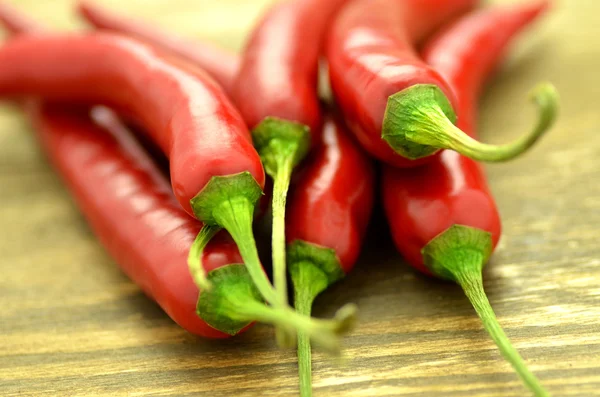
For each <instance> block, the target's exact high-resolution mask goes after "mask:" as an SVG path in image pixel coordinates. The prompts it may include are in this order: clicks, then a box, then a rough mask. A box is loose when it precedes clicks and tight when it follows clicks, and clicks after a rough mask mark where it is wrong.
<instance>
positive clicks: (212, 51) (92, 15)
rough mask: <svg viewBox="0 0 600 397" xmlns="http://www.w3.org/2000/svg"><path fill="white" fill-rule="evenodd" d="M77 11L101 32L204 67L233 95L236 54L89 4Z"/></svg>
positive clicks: (237, 62) (79, 7) (84, 4)
mask: <svg viewBox="0 0 600 397" xmlns="http://www.w3.org/2000/svg"><path fill="white" fill-rule="evenodd" d="M78 11H79V13H80V14H81V15H82V16H83V17H84V18H85V19H86V20H87V21H88V22H89V23H91V24H92V25H94V26H95V27H97V28H99V29H105V30H112V31H117V32H121V33H123V34H125V35H127V36H130V37H133V38H136V39H138V40H141V41H143V42H145V43H148V44H151V45H153V46H154V47H156V48H160V49H162V50H164V51H165V52H169V53H171V54H173V55H176V56H179V57H181V58H184V59H187V60H189V61H190V62H192V63H194V64H196V65H202V69H204V70H205V71H206V72H207V73H208V74H209V75H210V76H211V77H212V78H214V79H215V80H216V81H217V82H218V83H219V84H220V85H221V87H223V89H224V90H225V91H226V92H227V93H231V88H232V84H233V82H234V79H235V76H236V75H237V72H238V69H239V60H238V58H237V57H236V56H235V55H233V54H231V53H229V52H227V51H224V50H222V49H220V48H218V47H216V46H213V45H210V44H207V43H199V42H191V41H189V40H187V39H185V38H181V37H176V36H174V35H171V34H169V33H167V32H163V31H161V30H160V29H158V28H157V27H156V26H155V25H147V24H145V23H141V22H138V21H136V20H135V19H133V18H127V17H124V16H120V15H118V14H115V13H112V12H110V11H109V10H105V9H104V8H102V7H100V6H98V5H96V4H94V3H92V2H89V1H82V2H80V3H79V5H78Z"/></svg>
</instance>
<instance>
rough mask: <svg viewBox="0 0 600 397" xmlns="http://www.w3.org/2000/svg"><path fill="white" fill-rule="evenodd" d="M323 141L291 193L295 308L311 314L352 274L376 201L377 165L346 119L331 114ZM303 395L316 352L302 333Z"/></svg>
mask: <svg viewBox="0 0 600 397" xmlns="http://www.w3.org/2000/svg"><path fill="white" fill-rule="evenodd" d="M321 139H322V142H321V143H320V145H319V146H318V147H317V148H316V149H315V150H314V152H313V153H311V155H310V157H309V159H308V160H307V163H306V164H305V165H304V166H303V167H302V170H301V171H300V172H301V174H300V175H299V178H298V180H297V181H295V183H294V185H293V187H292V190H291V191H290V199H289V204H288V210H287V213H288V218H287V224H286V233H287V237H286V238H287V240H288V250H287V263H288V268H289V272H290V275H291V278H292V282H293V284H294V302H295V305H294V306H295V308H296V310H297V311H298V312H299V313H301V314H304V315H307V316H310V314H311V309H312V303H313V301H314V299H315V298H316V297H317V295H319V294H320V293H321V292H322V291H324V290H325V289H326V288H327V287H329V285H331V284H332V283H334V282H335V281H337V280H339V279H340V278H341V277H343V276H344V274H346V273H348V272H350V270H352V268H353V267H354V264H355V263H356V260H357V259H358V254H359V252H360V249H361V246H362V241H363V237H364V235H365V233H366V230H367V226H368V223H369V219H370V216H371V212H372V209H373V202H374V189H375V169H374V166H373V163H372V162H371V160H370V159H369V157H368V156H367V155H366V153H364V152H363V151H362V149H361V148H360V147H359V146H358V144H357V143H356V142H354V140H353V139H352V138H351V137H350V136H349V132H348V131H347V130H346V128H345V126H344V125H343V123H342V122H341V120H339V119H336V118H335V117H333V116H329V117H326V119H325V122H324V127H323V134H322V137H321ZM298 367H299V373H300V391H301V393H300V394H301V395H302V396H310V395H311V351H310V341H309V339H308V337H307V336H306V335H304V334H302V333H299V334H298Z"/></svg>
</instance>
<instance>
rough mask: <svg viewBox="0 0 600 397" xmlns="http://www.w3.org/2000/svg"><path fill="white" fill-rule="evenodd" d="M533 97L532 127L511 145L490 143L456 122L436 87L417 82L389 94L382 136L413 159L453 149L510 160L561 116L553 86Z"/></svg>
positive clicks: (484, 157)
mask: <svg viewBox="0 0 600 397" xmlns="http://www.w3.org/2000/svg"><path fill="white" fill-rule="evenodd" d="M531 97H532V100H533V102H534V103H535V104H536V105H537V108H538V120H537V123H536V125H535V127H534V128H533V130H532V131H531V132H530V133H529V134H526V135H523V136H521V137H520V138H518V139H517V140H515V141H513V142H510V143H508V144H504V145H491V144H486V143H482V142H479V141H477V140H475V139H473V138H471V137H470V136H468V135H467V134H465V133H464V132H463V131H462V130H460V129H459V128H457V127H456V126H455V125H454V122H455V121H456V115H455V114H454V111H453V109H452V106H451V105H450V103H449V102H448V99H447V98H446V97H445V96H444V94H443V93H442V91H441V90H440V89H439V88H438V87H437V86H434V85H416V86H413V87H411V88H408V89H406V90H404V91H401V92H399V93H397V94H395V95H392V96H391V97H390V99H389V101H388V107H387V110H386V115H385V119H384V124H383V130H382V137H383V139H385V140H386V141H387V142H388V143H389V144H390V146H391V147H392V148H393V149H394V150H396V151H397V152H398V153H399V154H400V155H403V156H405V157H407V158H410V159H417V158H421V157H425V156H429V155H431V154H433V153H435V152H436V151H438V150H440V149H451V150H454V151H456V152H458V153H460V154H462V155H465V156H467V157H470V158H472V159H474V160H478V161H485V162H500V161H507V160H511V159H513V158H515V157H517V156H519V155H521V154H523V153H525V152H526V151H527V150H528V149H530V148H531V147H532V146H533V145H534V144H535V143H536V142H537V141H538V140H539V139H540V138H541V137H542V136H543V135H544V134H545V133H546V132H547V131H548V130H549V129H550V127H552V125H553V124H554V122H555V120H556V118H557V115H558V108H559V97H558V93H557V91H556V89H555V88H554V86H552V85H551V84H549V83H541V84H539V85H538V86H537V87H536V88H535V89H534V90H532V92H531Z"/></svg>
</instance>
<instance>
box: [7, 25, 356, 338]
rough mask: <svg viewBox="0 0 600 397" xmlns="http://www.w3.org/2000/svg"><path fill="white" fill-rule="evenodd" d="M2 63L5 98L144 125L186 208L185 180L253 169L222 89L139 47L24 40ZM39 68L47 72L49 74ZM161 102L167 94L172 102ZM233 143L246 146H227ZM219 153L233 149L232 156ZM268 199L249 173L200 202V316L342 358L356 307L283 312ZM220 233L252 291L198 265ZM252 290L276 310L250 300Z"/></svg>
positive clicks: (217, 182) (227, 180)
mask: <svg viewBox="0 0 600 397" xmlns="http://www.w3.org/2000/svg"><path fill="white" fill-rule="evenodd" d="M40 49H42V50H40ZM59 49H60V51H58V50H59ZM53 53H54V54H59V56H52V54H53ZM0 59H2V61H5V62H8V63H7V65H8V64H10V65H11V66H10V67H8V68H2V69H1V70H0V92H2V94H4V95H6V94H25V95H27V94H29V95H31V94H38V95H42V96H45V97H50V98H52V99H69V100H74V99H79V100H85V101H90V102H96V101H97V102H106V103H109V104H113V105H116V106H117V107H120V108H121V109H124V110H126V111H127V112H130V113H131V114H133V115H134V116H135V117H136V118H137V119H138V120H141V121H142V123H143V124H144V125H146V126H147V127H149V129H150V130H151V131H150V134H151V137H152V138H153V139H154V140H155V141H157V143H158V145H159V146H160V147H161V148H162V149H163V150H164V151H165V153H167V154H168V155H169V157H170V162H171V176H172V184H173V186H174V187H175V194H176V196H177V195H178V193H179V201H180V204H181V203H182V198H181V197H182V196H183V194H187V192H189V189H188V191H184V190H183V189H182V188H183V186H180V185H178V184H177V180H179V181H181V180H184V181H185V180H187V181H189V183H195V180H194V179H193V176H194V175H197V176H198V177H200V178H206V177H207V171H206V170H205V169H208V170H209V171H212V172H214V173H215V174H216V175H220V174H224V173H225V171H223V170H230V169H231V168H235V167H239V166H240V165H242V166H243V165H244V164H247V163H250V161H249V160H247V159H243V158H241V157H243V156H244V155H245V154H250V158H251V157H252V153H255V152H254V151H253V149H252V148H251V146H250V148H249V149H248V148H247V147H246V143H249V139H248V138H247V137H245V136H244V135H243V133H244V131H247V129H246V128H245V126H244V125H243V122H242V121H241V119H240V118H239V116H238V114H237V113H236V111H235V109H233V107H232V106H231V105H230V104H229V102H227V100H226V99H225V97H224V94H223V93H222V92H221V91H220V89H219V88H218V87H217V86H216V84H214V83H212V81H211V80H210V79H208V78H207V77H206V76H205V75H204V74H203V73H201V72H200V73H198V74H196V75H195V74H192V73H188V72H187V71H186V70H184V69H180V68H177V67H175V66H174V65H172V64H170V63H168V62H166V61H165V60H163V59H161V58H159V57H157V56H156V55H155V54H154V52H153V51H152V50H151V49H150V48H148V47H147V46H145V45H142V44H140V43H138V42H136V41H133V40H131V39H127V38H124V37H119V36H115V35H106V34H104V35H103V34H96V35H89V36H54V37H36V38H18V39H15V40H13V41H11V42H9V43H8V44H6V45H5V46H4V47H3V48H2V49H1V50H0ZM93 61H95V62H98V64H96V63H94V62H93ZM38 62H39V63H38ZM32 63H33V64H37V65H44V69H43V70H40V69H39V68H37V67H35V66H33V64H32ZM90 65H91V66H90ZM140 74H141V77H138V76H140ZM197 77H198V78H197ZM158 94H162V99H163V100H164V101H165V102H164V103H163V102H162V101H161V100H159V98H158V97H157V95H158ZM161 103H162V105H161ZM169 112H171V114H170V113H169ZM216 134H219V136H218V137H217V136H216ZM203 135H204V136H203ZM201 138H203V139H201ZM236 140H237V142H235V141H236ZM234 143H235V144H237V145H238V147H233V146H228V145H229V144H234ZM223 144H225V147H223V146H222V145H223ZM183 145H187V146H185V147H184V146H183ZM219 151H228V152H229V153H228V154H229V157H227V156H225V153H219ZM194 155H195V156H200V158H195V157H194ZM202 156H204V157H203V158H202ZM232 156H233V157H232ZM236 156H238V157H240V158H238V157H236ZM200 167H201V168H200ZM188 168H189V169H188ZM258 168H259V170H257V173H258V174H259V176H264V175H263V174H262V173H261V172H260V171H261V170H262V168H261V167H260V162H258ZM190 170H191V171H192V172H190ZM178 171H179V174H178ZM262 181H264V180H261V182H262ZM207 182H208V181H207ZM178 188H179V190H178ZM182 191H183V194H182ZM260 194H261V189H260V186H259V185H258V184H257V183H256V180H255V179H254V178H253V177H252V176H251V175H250V173H248V172H243V173H239V174H234V175H230V176H225V177H212V178H210V182H209V183H208V184H207V186H206V187H204V188H203V189H202V191H201V193H200V194H199V195H198V196H196V197H193V198H192V203H191V204H192V208H193V210H194V213H195V214H196V216H197V217H198V218H200V219H201V220H203V221H204V223H205V227H203V229H202V230H201V231H200V233H199V234H198V237H197V238H196V241H195V242H194V244H193V245H192V248H191V249H190V257H189V258H190V259H189V261H190V268H191V269H192V272H193V275H194V279H195V281H196V282H197V283H198V284H199V286H200V287H203V288H204V289H206V290H207V289H208V288H207V287H209V286H212V287H213V289H212V290H210V291H209V292H204V293H203V294H202V297H203V299H199V301H198V313H199V315H200V316H201V317H202V318H203V319H204V320H205V321H207V322H208V323H210V324H211V325H212V326H213V327H215V328H217V329H219V330H221V331H224V332H227V333H230V334H235V333H237V332H238V331H239V330H240V329H241V328H243V326H246V325H247V319H248V318H252V319H257V320H260V321H264V322H270V323H272V324H275V325H277V326H279V327H283V328H285V329H286V331H287V332H292V331H293V329H298V330H301V331H303V332H308V333H309V334H310V335H311V337H312V338H313V339H314V340H315V341H317V342H318V343H320V344H321V345H322V346H323V347H325V348H329V349H333V350H336V349H338V348H339V346H338V340H337V334H338V333H339V332H342V331H345V330H346V329H347V328H348V324H349V322H352V321H353V315H354V307H352V306H349V307H347V308H345V309H344V310H341V311H340V312H339V315H338V316H337V317H336V319H335V320H333V321H312V320H309V319H306V318H304V317H303V316H299V315H297V314H296V312H294V311H292V310H291V309H290V308H289V306H287V305H285V306H283V305H281V306H279V305H278V302H277V301H276V299H275V297H276V293H275V290H274V289H273V287H272V286H271V284H270V282H269V281H268V279H267V278H266V275H265V274H264V272H263V271H262V268H261V266H260V262H259V260H258V255H257V252H256V246H255V243H254V238H253V236H252V229H251V224H252V212H253V206H254V203H255V202H256V200H257V199H258V198H259V196H260ZM188 206H189V204H188ZM217 222H218V223H217ZM207 223H208V224H209V226H208V227H207V226H206V224H207ZM215 224H216V226H212V227H211V225H215ZM217 225H218V226H221V225H222V226H224V227H225V228H226V229H227V230H229V231H230V233H231V234H232V236H233V238H234V240H235V241H236V243H237V245H238V247H240V252H241V254H242V258H243V259H244V261H245V263H246V268H247V271H248V274H249V276H250V278H251V279H252V282H253V283H254V284H252V283H251V282H250V280H249V279H248V277H247V274H246V273H243V274H242V273H240V272H241V271H240V270H238V269H237V268H235V269H234V270H232V271H227V272H220V273H218V274H209V276H208V279H207V278H206V277H205V274H204V272H203V268H202V266H201V263H200V258H201V257H202V250H203V248H204V246H205V245H206V243H207V242H208V241H209V240H210V239H211V238H212V237H213V236H214V234H215V233H216V232H217V231H218V230H219V227H217ZM254 285H256V288H258V291H260V293H261V294H262V295H263V297H264V298H265V299H267V300H268V301H269V302H270V303H272V304H274V305H275V307H273V308H269V307H267V306H265V305H264V304H262V303H261V302H258V301H256V299H254V300H253V299H252V297H253V296H250V295H252V294H254ZM249 294H250V295H249ZM286 303H287V302H286ZM242 325H243V326H242Z"/></svg>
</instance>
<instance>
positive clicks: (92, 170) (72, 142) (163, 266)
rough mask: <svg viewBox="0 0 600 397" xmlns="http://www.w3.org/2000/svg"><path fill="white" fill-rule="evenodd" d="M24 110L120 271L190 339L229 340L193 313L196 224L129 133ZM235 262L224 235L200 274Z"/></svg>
mask: <svg viewBox="0 0 600 397" xmlns="http://www.w3.org/2000/svg"><path fill="white" fill-rule="evenodd" d="M0 23H1V24H2V25H3V26H4V27H5V28H6V29H7V30H8V31H9V32H10V33H11V34H13V35H19V34H28V35H29V34H35V33H37V32H42V31H44V30H45V29H44V27H43V26H40V25H39V24H37V23H36V22H35V21H33V20H30V19H29V18H26V17H25V16H23V15H21V14H20V13H18V12H16V11H15V10H13V9H12V8H10V7H7V6H5V5H3V4H0ZM27 110H28V113H29V115H30V116H31V118H32V120H33V122H34V124H35V126H36V131H37V135H38V138H39V140H40V143H41V144H42V146H43V147H44V151H45V153H46V154H47V156H48V157H49V159H50V161H51V162H52V163H53V164H54V167H55V169H56V170H57V171H58V172H59V174H60V175H61V177H62V179H63V181H64V182H65V184H66V185H67V187H68V188H69V190H70V191H71V193H72V194H73V196H74V198H75V200H76V201H77V203H78V205H79V207H80V209H81V210H82V212H83V214H84V216H85V217H86V219H87V220H88V222H89V224H90V226H91V227H92V229H93V230H94V232H95V234H96V235H97V236H98V238H99V239H100V241H101V242H102V244H103V245H104V247H105V248H106V249H107V251H108V252H109V253H110V254H111V256H112V257H113V258H114V259H115V261H116V262H117V263H118V264H119V266H120V267H121V269H122V270H123V272H125V273H126V274H127V275H128V276H129V278H131V279H132V280H133V281H134V282H135V283H136V284H137V285H139V286H140V288H142V290H143V291H144V292H145V293H146V294H147V295H148V296H150V297H151V298H152V299H153V300H154V301H156V303H158V305H159V306H160V307H161V308H162V309H163V310H164V311H165V312H166V313H167V314H168V315H169V317H171V319H173V321H175V322H176V323H177V324H179V325H180V326H181V327H182V328H184V329H185V330H187V331H188V332H190V333H193V334H196V335H199V336H204V337H209V338H227V337H229V336H230V335H228V334H225V333H223V332H221V331H218V330H216V329H214V328H212V327H210V326H209V325H208V324H206V322H204V321H203V320H202V319H201V318H199V317H198V315H197V314H196V303H197V301H198V294H199V291H198V287H197V286H196V284H195V283H194V281H193V279H192V277H191V275H190V272H189V270H188V266H187V256H188V253H189V248H190V245H191V243H192V242H193V241H194V239H195V238H196V235H197V233H198V231H199V230H200V227H201V226H202V225H201V223H199V222H197V221H194V220H193V219H191V218H190V217H189V216H188V215H187V214H186V213H185V212H184V211H183V210H182V209H181V207H180V206H179V205H178V204H177V202H176V200H175V197H174V196H173V192H172V191H171V189H170V187H169V183H168V181H167V180H166V179H165V177H164V176H163V174H162V172H161V170H159V169H158V168H157V166H156V165H155V163H154V162H153V161H152V159H151V158H149V157H148V154H147V153H145V152H144V150H142V149H141V147H140V146H139V145H138V144H137V142H136V141H135V140H134V138H133V136H132V135H131V134H130V133H129V131H127V130H126V129H125V128H124V127H123V126H122V124H120V123H119V122H118V120H116V119H115V118H114V117H111V114H110V113H108V112H104V113H102V114H100V115H99V117H100V118H101V120H99V121H101V124H102V125H103V128H104V129H105V130H106V131H105V130H102V131H101V130H99V128H98V127H96V126H95V125H94V123H93V122H92V121H91V120H90V119H89V117H88V116H87V115H85V114H83V113H82V112H81V110H78V111H75V110H72V109H71V110H69V109H67V108H61V107H59V106H56V105H45V106H44V105H41V104H40V103H34V102H29V103H28V105H27ZM107 131H108V132H109V134H107V133H106V132H107ZM241 262H242V260H241V256H240V254H239V251H238V249H237V246H236V244H235V243H234V242H233V240H232V239H231V237H230V236H228V235H227V234H226V233H224V232H222V233H220V234H218V235H217V236H215V237H214V238H213V240H211V242H210V243H209V244H208V246H207V247H206V249H205V251H204V254H203V259H202V263H203V265H204V267H205V269H206V271H211V270H214V269H217V268H219V267H222V266H226V265H228V264H231V263H241Z"/></svg>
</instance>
